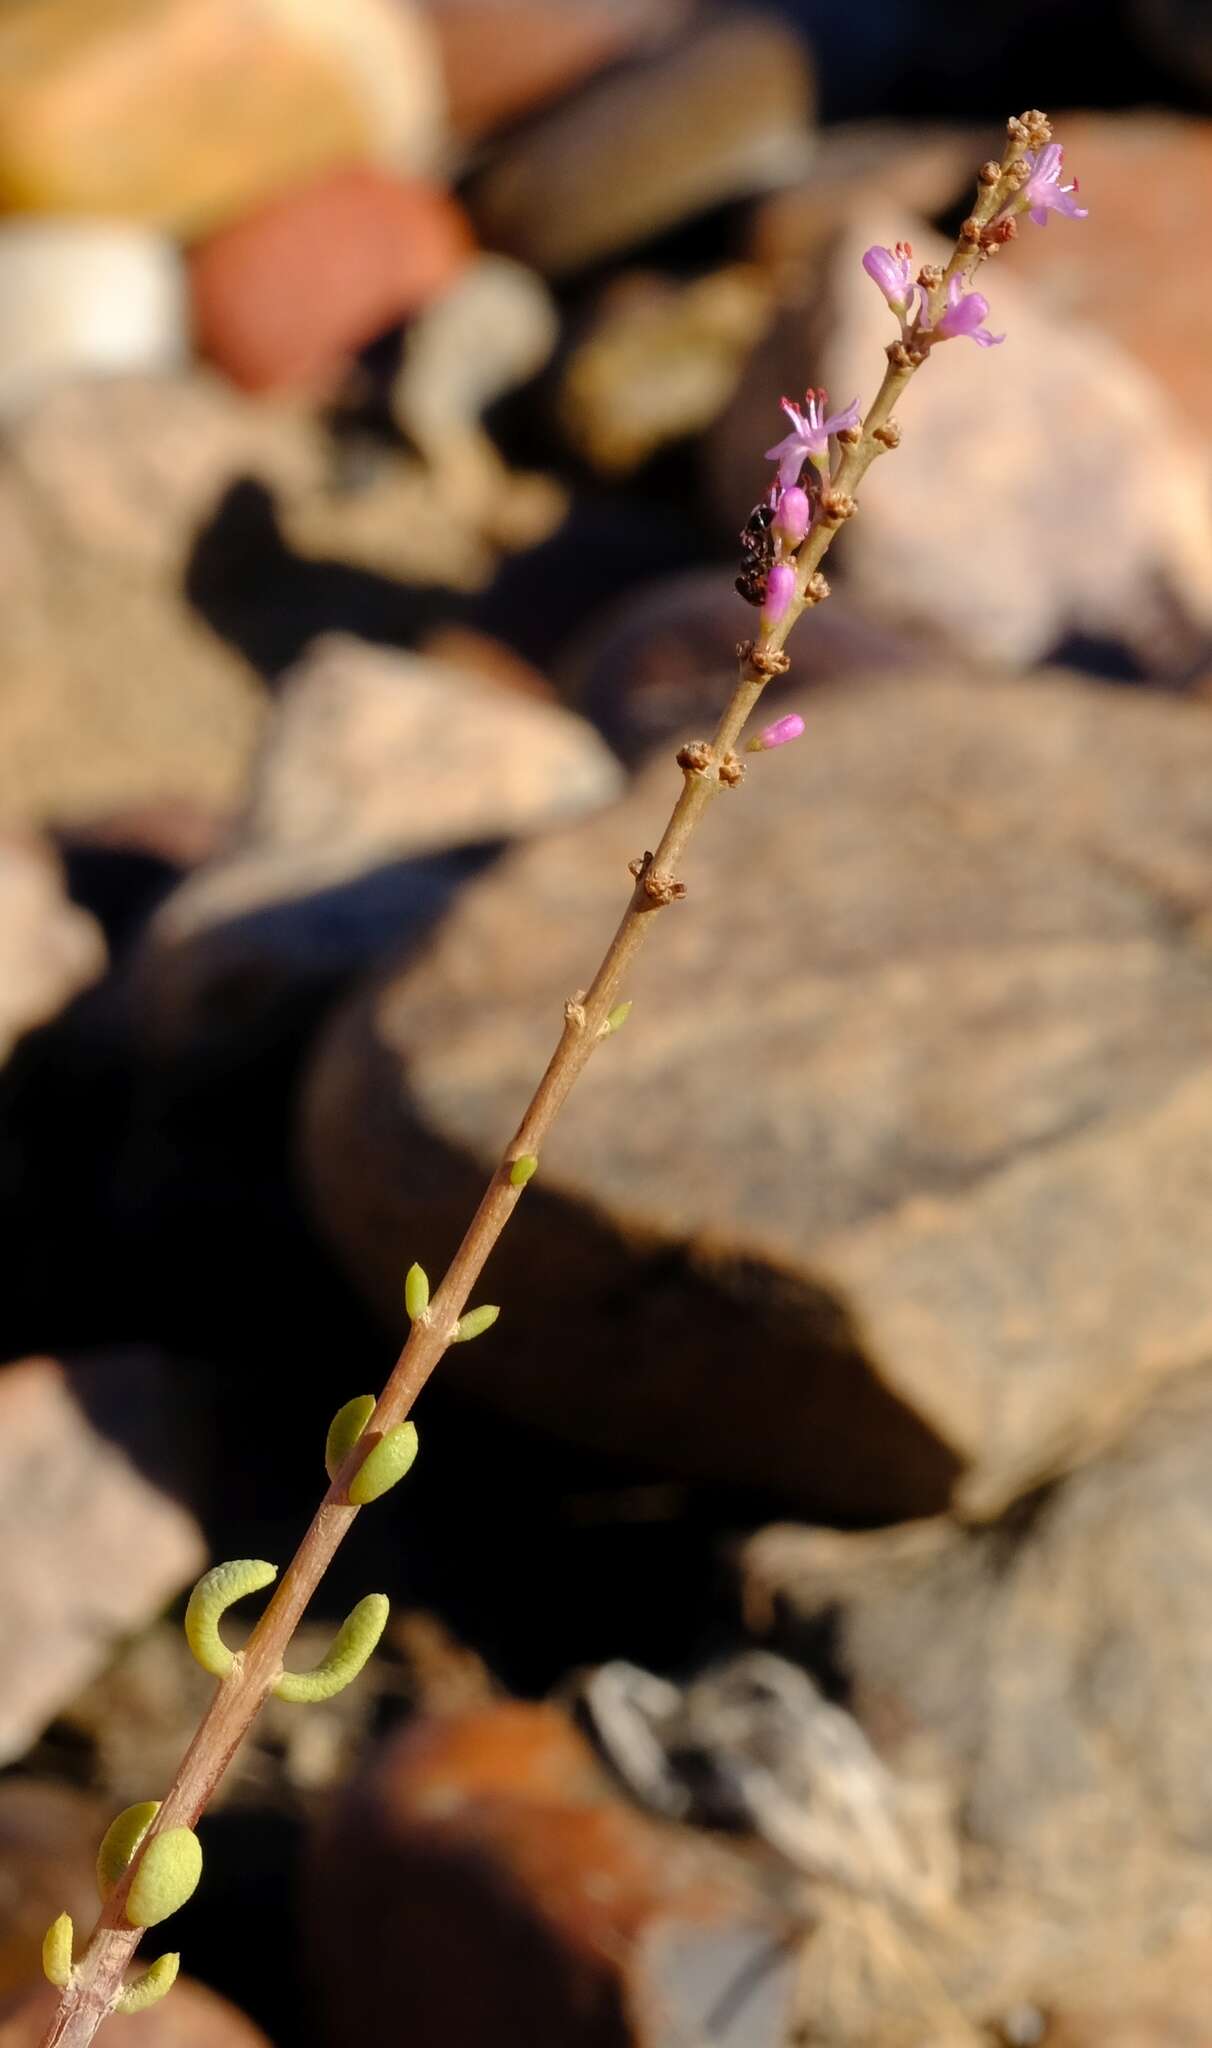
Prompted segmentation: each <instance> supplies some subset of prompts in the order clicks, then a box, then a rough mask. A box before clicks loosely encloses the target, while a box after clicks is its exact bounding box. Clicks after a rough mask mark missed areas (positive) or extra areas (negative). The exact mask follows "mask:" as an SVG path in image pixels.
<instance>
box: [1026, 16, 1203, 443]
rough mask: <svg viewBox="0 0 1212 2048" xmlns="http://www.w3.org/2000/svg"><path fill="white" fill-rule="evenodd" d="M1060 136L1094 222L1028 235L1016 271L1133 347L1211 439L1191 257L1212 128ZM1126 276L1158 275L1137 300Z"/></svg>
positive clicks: (1136, 125)
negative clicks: (1065, 230) (1068, 231)
mask: <svg viewBox="0 0 1212 2048" xmlns="http://www.w3.org/2000/svg"><path fill="white" fill-rule="evenodd" d="M1209 49H1210V52H1212V37H1210V39H1209ZM1057 132H1058V135H1059V136H1060V137H1061V138H1062V140H1063V142H1064V147H1065V176H1066V180H1067V179H1069V178H1071V177H1073V176H1076V177H1077V178H1078V179H1079V180H1080V184H1081V189H1082V193H1083V195H1084V196H1085V198H1086V199H1087V200H1088V201H1089V207H1090V212H1089V218H1088V219H1086V220H1084V221H1083V222H1082V223H1081V226H1080V228H1079V229H1078V230H1077V231H1076V232H1075V233H1074V234H1073V235H1072V236H1070V235H1065V234H1062V233H1061V232H1060V231H1059V230H1060V228H1061V226H1062V225H1068V224H1067V223H1059V222H1049V226H1048V230H1047V232H1046V233H1040V232H1038V231H1037V230H1035V229H1034V228H1031V227H1024V228H1023V230H1022V232H1021V235H1020V237H1019V240H1018V242H1017V243H1016V244H1015V247H1014V250H1013V252H1012V255H1011V257H1010V259H1009V260H1010V261H1011V262H1012V263H1013V266H1014V271H1015V274H1016V275H1019V274H1021V275H1022V276H1023V277H1024V278H1025V279H1026V280H1027V281H1028V282H1029V283H1030V284H1031V285H1032V286H1033V288H1034V290H1035V293H1036V296H1037V298H1038V301H1039V303H1040V305H1041V306H1042V307H1043V308H1044V309H1045V311H1046V312H1048V313H1050V314H1052V315H1053V316H1054V317H1055V318H1057V319H1058V320H1062V321H1063V320H1064V319H1066V318H1067V317H1068V316H1069V315H1071V314H1076V315H1078V316H1079V317H1080V318H1081V319H1083V320H1087V321H1089V322H1091V324H1092V325H1094V326H1097V327H1101V328H1102V329H1103V331H1104V333H1107V334H1110V335H1111V336H1113V338H1114V339H1115V340H1116V341H1119V342H1122V343H1123V345H1124V347H1125V348H1127V349H1129V350H1131V352H1132V354H1133V355H1134V356H1136V357H1137V358H1138V359H1139V360H1140V361H1141V362H1142V363H1145V364H1146V365H1147V366H1148V368H1149V369H1150V370H1152V371H1153V372H1154V374H1155V375H1156V377H1157V378H1158V380H1159V382H1160V383H1162V384H1164V385H1165V387H1166V390H1167V391H1168V392H1169V394H1170V396H1171V397H1172V398H1173V399H1174V400H1175V401H1176V402H1177V404H1178V405H1179V406H1180V407H1181V408H1182V410H1183V412H1184V413H1185V414H1186V419H1187V425H1188V428H1195V429H1196V430H1197V431H1198V432H1200V433H1202V434H1203V435H1204V436H1205V438H1206V436H1207V433H1208V420H1209V417H1210V416H1212V363H1210V362H1209V357H1208V349H1207V345H1206V344H1207V329H1208V309H1207V293H1206V291H1205V290H1203V289H1202V288H1201V287H1200V286H1199V285H1196V284H1194V283H1193V279H1192V275H1191V250H1192V249H1193V248H1195V247H1197V246H1198V243H1199V237H1200V234H1201V231H1202V228H1201V224H1202V223H1203V222H1204V221H1205V220H1206V219H1207V218H1208V215H1209V211H1210V210H1212V122H1208V121H1193V120H1183V119H1181V118H1179V117H1176V116H1174V115H1170V116H1165V115H1159V114H1114V115H1097V114H1085V115H1083V114H1070V115H1067V116H1066V117H1065V119H1064V121H1063V122H1061V123H1059V124H1058V129H1057ZM1054 228H1055V229H1056V230H1057V232H1053V229H1054ZM1125 276H1137V277H1147V278H1148V280H1149V286H1148V290H1147V291H1145V292H1126V291H1125V290H1124V288H1123V282H1124V278H1125ZM999 282H1000V279H999Z"/></svg>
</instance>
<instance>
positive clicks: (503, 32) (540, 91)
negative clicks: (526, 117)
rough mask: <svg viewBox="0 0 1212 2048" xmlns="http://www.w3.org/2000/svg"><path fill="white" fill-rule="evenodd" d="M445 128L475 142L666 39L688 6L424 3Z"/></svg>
mask: <svg viewBox="0 0 1212 2048" xmlns="http://www.w3.org/2000/svg"><path fill="white" fill-rule="evenodd" d="M428 7H429V13H430V16H431V19H432V21H433V25H434V28H435V30H436V32H437V37H438V45H439V48H440V49H441V52H442V65H443V72H444V75H445V79H446V94H447V99H448V101H449V106H450V123H451V127H452V128H453V129H454V131H455V133H456V134H457V135H460V136H462V137H465V138H467V139H468V140H474V139H476V138H477V137H479V136H482V135H485V134H487V133H488V132H489V131H490V130H492V129H493V128H499V127H501V126H502V125H503V124H504V123H505V122H507V121H513V120H516V119H517V118H518V116H519V115H522V114H528V113H532V112H533V111H534V109H535V108H536V107H539V106H541V105H543V103H544V102H545V101H547V100H552V99H557V98H559V97H560V96H561V95H562V94H564V93H566V92H568V91H569V89H570V88H571V87H573V86H575V85H578V84H580V83H581V81H582V80H583V79H585V78H589V77H591V76H592V75H593V73H594V72H596V71H600V70H601V69H602V67H603V66H604V65H606V64H609V63H612V62H613V61H615V60H616V59H617V58H619V57H623V56H626V55H628V54H629V53H630V52H631V51H633V50H635V49H637V48H642V47H644V46H645V45H646V44H648V43H651V42H656V41H658V40H659V39H660V38H661V37H662V36H664V35H666V34H668V32H669V30H670V29H671V28H672V27H674V26H675V25H677V24H678V23H679V22H680V21H681V20H682V19H683V18H684V17H685V15H686V12H687V5H686V0H525V4H519V0H428Z"/></svg>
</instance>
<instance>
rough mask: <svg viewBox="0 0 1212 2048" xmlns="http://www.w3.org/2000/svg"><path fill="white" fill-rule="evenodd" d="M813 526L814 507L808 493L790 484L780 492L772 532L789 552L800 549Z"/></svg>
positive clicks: (796, 485)
mask: <svg viewBox="0 0 1212 2048" xmlns="http://www.w3.org/2000/svg"><path fill="white" fill-rule="evenodd" d="M811 524H812V506H811V505H810V503H809V501H808V493H807V491H802V490H801V489H800V487H799V485H798V484H789V485H788V486H787V489H786V490H785V491H780V492H779V494H778V499H777V502H776V504H775V507H774V520H773V523H772V528H771V530H772V532H773V534H774V537H775V539H776V540H777V541H779V543H780V544H781V545H782V546H783V547H784V548H786V549H787V550H788V551H790V550H791V549H792V548H798V546H799V544H800V542H801V541H802V540H803V538H804V535H805V534H806V533H807V531H808V528H809V526H810V525H811Z"/></svg>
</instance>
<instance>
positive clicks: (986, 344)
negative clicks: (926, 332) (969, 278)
mask: <svg viewBox="0 0 1212 2048" xmlns="http://www.w3.org/2000/svg"><path fill="white" fill-rule="evenodd" d="M988 317H989V301H988V299H987V298H986V297H985V295H984V293H983V292H966V291H965V290H964V287H963V285H962V284H961V283H960V280H959V278H958V277H953V278H952V280H951V282H950V284H949V285H948V287H947V310H946V312H945V313H944V314H943V317H942V319H941V320H940V321H939V323H938V325H937V326H936V327H935V328H933V329H932V330H930V339H931V340H932V341H935V340H937V341H953V340H954V339H955V338H956V337H957V336H959V335H966V336H967V337H968V339H969V340H970V341H974V342H975V343H976V345H977V347H978V348H995V347H996V345H997V343H998V342H999V341H1004V340H1005V339H1006V337H1005V335H1004V334H990V332H989V329H988V328H987V327H986V326H985V325H984V322H985V321H986V320H987V319H988Z"/></svg>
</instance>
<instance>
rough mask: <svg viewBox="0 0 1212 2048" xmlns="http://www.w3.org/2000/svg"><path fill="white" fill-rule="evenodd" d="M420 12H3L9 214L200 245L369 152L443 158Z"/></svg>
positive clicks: (58, 2) (207, 8) (322, 8)
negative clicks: (96, 218) (111, 221)
mask: <svg viewBox="0 0 1212 2048" xmlns="http://www.w3.org/2000/svg"><path fill="white" fill-rule="evenodd" d="M442 126H443V107H442V87H441V73H440V65H439V59H438V54H437V49H436V46H435V43H434V40H433V36H432V32H431V30H430V28H429V25H428V23H427V21H426V20H425V18H424V16H423V15H422V14H421V13H420V12H419V11H418V10H417V9H415V8H414V7H412V6H410V5H409V4H408V0H168V4H167V5H154V6H149V5H148V4H147V0H105V4H104V5H103V6H102V7H98V6H97V5H96V4H95V0H18V4H16V5H14V6H10V7H7V8H5V9H4V10H3V14H2V15H0V206H4V207H6V208H9V209H12V210H21V211H24V212H33V213H69V214H70V213H86V214H102V215H109V216H112V217H113V218H115V219H124V220H130V221H146V222H148V223H154V224H155V225H157V226H160V227H165V228H168V229H170V230H173V231H174V232H179V233H183V234H186V235H194V234H198V233H201V232H205V231H206V230H208V229H210V228H214V227H217V226H220V225H222V224H223V223H224V222H225V221H229V220H236V219H238V218H239V217H240V216H241V215H242V214H243V213H245V212H247V211H248V209H249V208H250V207H251V206H255V205H256V204H257V203H258V202H259V201H260V200H263V199H265V198H267V197H269V196H270V195H271V194H273V193H275V192H279V191H282V190H284V189H286V188H287V187H289V186H291V185H294V184H298V183H300V182H301V181H302V180H304V179H306V178H308V177H309V176H313V175H315V174H316V173H317V172H319V171H322V170H325V169H327V168H329V167H330V166H332V165H336V164H341V163H348V162H357V161H359V160H360V159H362V158H364V157H366V156H367V155H372V156H377V157H379V158H381V159H383V160H386V161H389V162H390V163H392V164H393V165H394V166H395V167H396V168H398V169H400V170H403V171H420V170H425V169H427V168H428V167H429V166H430V164H431V163H432V161H433V159H434V157H435V155H436V153H437V151H438V148H439V147H440V143H441V137H442Z"/></svg>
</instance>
